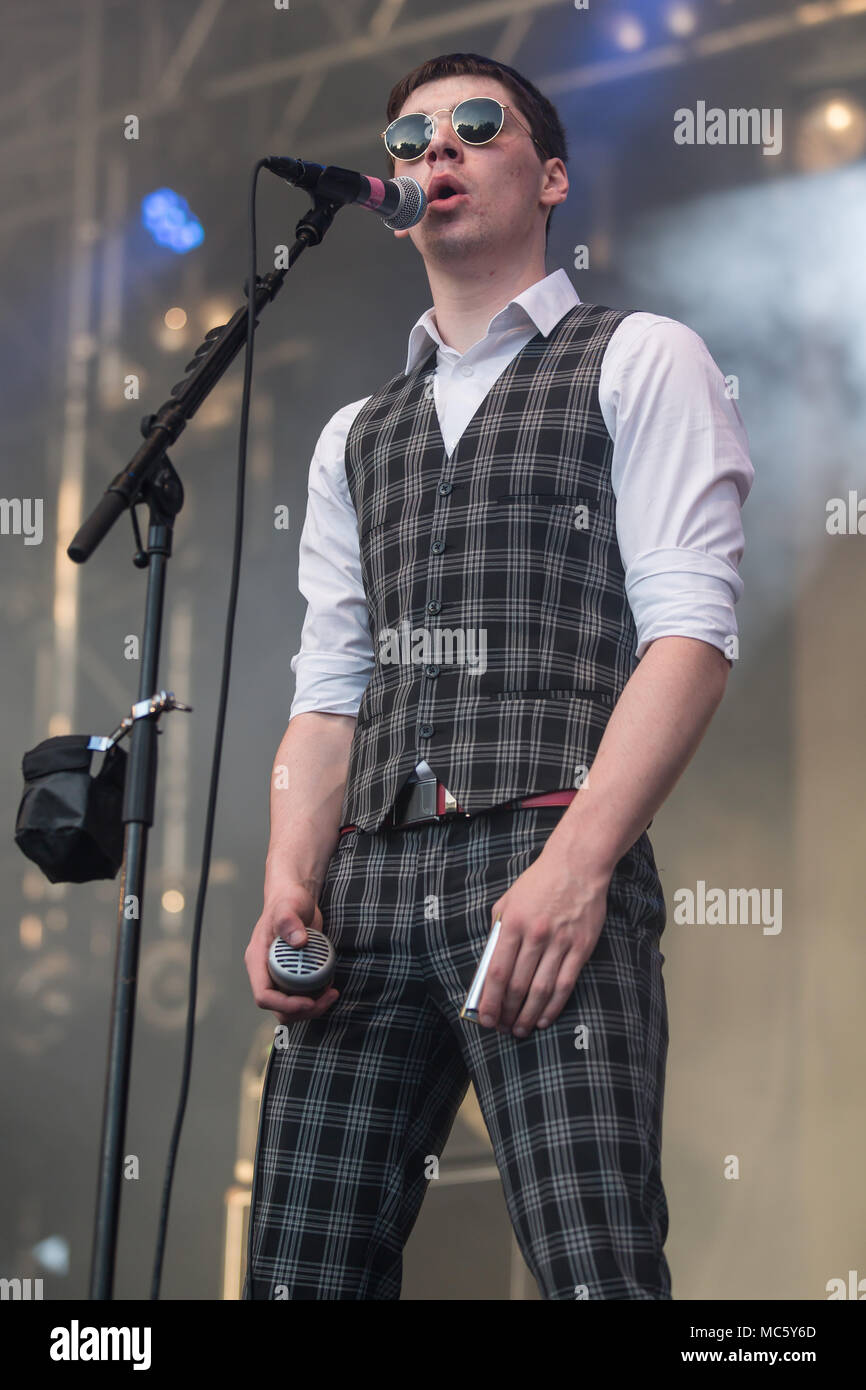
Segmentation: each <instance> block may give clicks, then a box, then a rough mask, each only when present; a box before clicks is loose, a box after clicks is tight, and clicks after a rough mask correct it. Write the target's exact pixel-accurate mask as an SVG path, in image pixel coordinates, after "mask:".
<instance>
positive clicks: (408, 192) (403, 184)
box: [385, 174, 427, 232]
mask: <svg viewBox="0 0 866 1390" xmlns="http://www.w3.org/2000/svg"><path fill="white" fill-rule="evenodd" d="M391 181H392V183H396V184H399V187H400V191H401V194H402V197H401V198H400V205H399V207H398V208H397V211H396V212H393V213H392V214H391V216H390V217H388V218H387V219H386V220H385V226H386V227H389V228H390V229H391V231H392V232H404V231H405V230H406V228H407V227H414V226H415V223H416V222H420V221H421V218H422V217H423V216H424V213H425V212H426V210H427V197H426V195H425V193H424V189H423V188H422V187H421V185H420V183H419V182H418V180H417V179H413V178H410V177H409V175H408V174H400V175H399V176H398V177H397V178H396V179H392V180H391Z"/></svg>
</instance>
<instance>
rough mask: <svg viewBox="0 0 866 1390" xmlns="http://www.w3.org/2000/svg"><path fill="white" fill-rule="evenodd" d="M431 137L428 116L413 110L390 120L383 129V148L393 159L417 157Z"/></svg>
mask: <svg viewBox="0 0 866 1390" xmlns="http://www.w3.org/2000/svg"><path fill="white" fill-rule="evenodd" d="M432 139H433V122H432V121H431V119H430V117H429V116H424V115H422V114H421V113H420V112H415V113H413V114H412V115H410V116H398V117H397V119H396V121H392V122H391V124H390V125H389V127H388V129H387V130H386V131H385V148H386V149H387V151H388V153H389V154H390V155H391V156H392V157H393V158H394V159H418V158H419V156H420V155H422V154H423V153H424V151H425V150H426V148H427V146H428V145H429V144H430V141H431V140H432Z"/></svg>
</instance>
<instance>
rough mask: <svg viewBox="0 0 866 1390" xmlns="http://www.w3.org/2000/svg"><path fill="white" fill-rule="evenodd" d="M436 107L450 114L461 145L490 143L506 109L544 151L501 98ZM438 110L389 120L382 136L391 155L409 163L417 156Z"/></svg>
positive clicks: (433, 126)
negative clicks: (427, 113)
mask: <svg viewBox="0 0 866 1390" xmlns="http://www.w3.org/2000/svg"><path fill="white" fill-rule="evenodd" d="M439 111H445V112H446V113H447V114H448V115H450V117H451V126H452V129H453V131H454V134H455V135H456V136H457V138H458V139H459V140H462V141H463V143H464V145H489V144H490V141H491V140H495V139H496V137H497V135H499V133H500V132H501V130H502V127H503V126H504V124H505V113H506V111H510V112H511V114H512V116H513V117H514V119H515V121H516V122H517V124H518V125H519V126H520V128H521V130H525V131H526V134H527V135H528V136H529V138H530V140H532V141H533V143H534V144H536V145H538V148H539V149H540V150H541V152H542V154H544V148H543V146H541V145H539V144H538V141H537V140H536V139H535V136H534V135H533V134H532V131H531V130H528V129H527V128H526V126H525V125H524V124H523V122H522V121H521V119H520V117H519V116H518V115H517V113H516V112H515V110H514V108H513V107H512V106H503V105H502V102H501V101H497V100H496V99H495V98H494V97H468V98H467V99H466V101H459V102H458V103H457V105H456V106H442V107H440V108H439ZM439 111H434V112H433V115H432V116H426V115H425V114H424V112H423V111H412V112H410V113H409V114H408V115H406V116H398V117H397V119H396V120H395V121H392V122H391V124H390V125H389V126H388V128H387V130H383V131H382V133H381V139H382V140H384V141H385V149H386V150H387V151H388V153H389V155H390V156H391V158H392V159H401V160H402V161H403V162H404V164H411V162H412V160H413V159H420V158H421V156H422V154H423V153H424V151H425V150H426V149H427V147H428V145H429V144H430V141H431V140H432V139H433V136H434V135H435V133H436V119H435V118H436V116H438V115H439Z"/></svg>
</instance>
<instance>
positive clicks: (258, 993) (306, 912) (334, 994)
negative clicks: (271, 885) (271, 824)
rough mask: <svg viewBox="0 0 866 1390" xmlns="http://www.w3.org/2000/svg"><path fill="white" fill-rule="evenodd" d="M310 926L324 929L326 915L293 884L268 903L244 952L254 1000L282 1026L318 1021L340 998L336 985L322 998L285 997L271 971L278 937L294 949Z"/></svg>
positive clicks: (304, 889) (302, 941)
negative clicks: (271, 956)
mask: <svg viewBox="0 0 866 1390" xmlns="http://www.w3.org/2000/svg"><path fill="white" fill-rule="evenodd" d="M307 927H316V928H317V929H318V930H319V931H321V930H322V914H321V912H320V911H319V907H318V904H317V903H316V901H315V899H314V897H313V895H312V893H310V891H309V890H308V889H307V888H305V887H304V886H303V884H300V883H293V884H289V885H288V886H287V887H286V888H285V889H283V890H282V891H281V892H280V893H279V895H274V896H272V897H271V898H270V899H269V900H268V901H267V902H266V903H265V906H264V908H263V910H262V915H261V917H260V918H259V920H258V921H257V922H256V925H255V926H254V927H253V933H252V936H251V937H250V941H249V945H248V946H247V949H246V951H245V952H244V964H245V965H246V967H247V974H248V975H249V977H250V986H251V988H252V991H253V998H254V999H255V1001H256V1003H257V1004H258V1006H259V1008H260V1009H270V1010H271V1011H272V1012H273V1013H275V1014H276V1015H277V1018H278V1019H279V1020H280V1023H294V1022H296V1021H297V1020H298V1019H301V1018H318V1017H319V1015H320V1014H323V1013H324V1012H325V1010H326V1009H329V1008H330V1007H331V1005H332V1004H333V1003H334V1001H335V999H337V998H338V997H339V990H336V989H334V988H333V986H329V987H328V988H327V989H326V990H325V992H324V994H323V995H322V996H321V998H319V999H310V998H309V997H305V996H304V995H291V994H284V993H283V991H282V990H280V989H277V988H276V986H275V985H274V982H273V980H272V979H271V976H270V972H269V971H268V952H269V951H270V949H271V942H272V941H273V940H274V938H275V937H277V936H282V937H284V938H285V940H286V941H289V942H290V944H291V945H292V946H303V945H305V944H306V942H307V931H306V929H307ZM296 935H297V937H298V939H297V940H296V939H295V937H296Z"/></svg>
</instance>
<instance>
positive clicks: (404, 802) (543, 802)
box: [340, 781, 577, 835]
mask: <svg viewBox="0 0 866 1390" xmlns="http://www.w3.org/2000/svg"><path fill="white" fill-rule="evenodd" d="M422 787H423V788H425V790H424V791H420V790H417V789H419V788H422ZM433 787H434V783H433V782H432V781H428V782H413V783H410V784H409V786H408V787H407V788H405V789H404V790H403V791H402V792H401V793H400V795H399V796H398V798H397V801H396V803H395V805H394V808H393V809H392V810H391V811H389V813H388V815H387V816H386V818H385V820H384V821H383V828H384V827H395V828H396V827H399V826H401V825H415V824H418V823H419V822H423V821H429V822H432V821H439V820H442V819H443V818H444V817H447V816H454V815H458V816H464V817H469V816H470V815H471V814H472V812H470V811H464V810H463V808H462V807H461V806H460V805H459V804H458V803H457V801H456V800H455V799H454V797H452V796H448V794H447V792H446V788H445V785H444V783H442V782H436V783H435V788H436V800H435V806H436V810H435V811H434V810H433V809H432V804H433V802H432V797H433ZM575 796H577V790H576V789H573V790H565V791H558V792H539V793H538V794H537V795H535V796H524V797H521V799H520V800H519V801H503V802H501V803H500V804H499V805H498V806H491V807H489V808H488V809H489V810H491V811H521V810H524V809H528V808H529V807H532V806H567V805H568V804H569V802H571V801H572V800H573V799H574V797H575ZM425 799H426V800H427V801H428V802H429V803H430V808H429V809H427V810H423V809H422V805H421V803H422V802H423V801H424V800H425ZM416 810H421V814H420V815H415V814H412V812H413V811H416ZM476 814H479V813H478V812H476ZM357 828H358V827H357V826H356V825H342V826H341V827H340V834H341V835H346V834H348V832H349V831H350V830H357Z"/></svg>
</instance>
